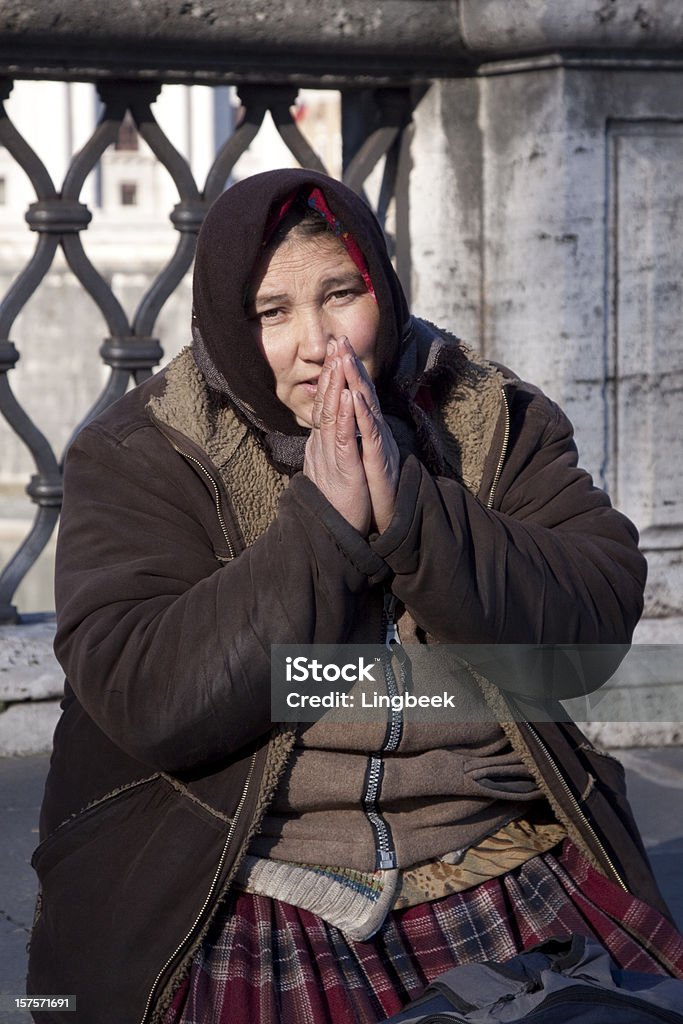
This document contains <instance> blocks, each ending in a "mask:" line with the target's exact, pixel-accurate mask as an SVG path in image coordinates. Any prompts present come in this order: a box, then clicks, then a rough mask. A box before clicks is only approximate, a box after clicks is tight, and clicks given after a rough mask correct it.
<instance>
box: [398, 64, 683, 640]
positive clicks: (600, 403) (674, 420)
mask: <svg viewBox="0 0 683 1024" xmlns="http://www.w3.org/2000/svg"><path fill="white" fill-rule="evenodd" d="M493 70H495V69H493ZM493 70H491V73H486V74H481V75H480V76H478V77H477V78H473V79H465V80H459V81H452V82H438V83H435V85H434V86H433V87H432V89H431V90H430V91H429V92H428V93H427V95H426V96H425V97H424V99H423V100H422V102H421V104H420V106H419V108H418V111H417V117H416V122H417V128H416V133H415V139H414V150H413V151H414V169H413V175H412V178H411V205H412V216H413V222H414V224H415V225H416V227H417V226H419V227H417V230H416V231H415V233H414V237H415V248H414V280H413V304H414V307H415V309H416V311H417V312H419V313H421V314H423V315H425V316H427V317H429V318H430V319H433V320H437V321H440V322H445V323H447V324H449V325H451V326H452V327H453V328H454V329H455V330H456V331H457V332H458V333H460V334H461V335H462V336H463V337H465V338H467V339H470V340H471V341H472V342H473V343H474V345H475V346H477V347H479V348H480V349H481V350H482V351H483V352H484V353H485V354H486V355H487V356H488V357H489V358H491V359H495V360H498V361H500V362H503V363H505V364H506V365H508V366H510V367H511V368H512V369H514V370H515V372H517V373H518V374H519V375H520V376H522V377H523V378H526V379H528V380H531V381H532V382H534V383H536V384H538V385H539V386H540V387H542V388H543V389H544V390H545V391H546V392H547V393H548V394H549V395H550V396H551V397H552V398H554V399H555V400H556V401H558V402H559V403H560V404H561V405H562V406H563V408H564V409H565V410H566V411H567V413H568V415H569V416H570V418H571V419H572V421H573V422H574V424H575V428H576V436H577V442H578V445H579V451H580V454H581V460H582V464H583V465H584V466H586V468H588V469H589V470H590V471H591V472H592V473H593V475H594V477H595V479H596V482H597V483H598V484H599V485H600V486H602V487H605V488H606V489H607V490H608V492H609V493H610V494H611V496H612V498H613V501H614V503H615V504H616V505H617V506H618V507H619V508H621V509H622V510H623V511H624V512H625V513H626V514H627V515H628V516H629V517H630V518H631V519H632V520H633V521H634V522H635V523H636V525H637V526H638V528H639V530H640V531H641V542H642V547H643V550H644V551H645V553H646V555H647V557H648V561H649V566H650V576H649V582H648V590H647V604H646V610H645V617H644V619H643V621H642V623H641V625H640V627H639V631H638V634H637V639H638V640H639V641H640V642H642V643H648V642H657V643H680V642H682V641H683V554H682V549H683V511H682V510H683V477H682V476H681V470H680V467H681V465H683V432H682V431H681V429H680V420H681V411H682V410H681V388H682V387H683V344H682V342H681V334H680V324H681V322H682V321H683V283H682V281H683V273H682V272H683V250H682V249H681V244H680V230H681V216H682V214H683V187H682V186H681V179H680V166H681V159H682V158H683V88H682V86H683V71H669V70H661V69H638V70H635V69H634V68H632V67H628V66H624V67H623V68H620V67H616V68H615V67H610V68H596V67H590V66H588V67H582V66H571V67H569V66H562V65H560V66H557V67H545V66H533V63H532V64H531V66H529V65H527V66H525V67H523V68H522V69H519V70H515V69H510V70H508V71H506V73H493Z"/></svg>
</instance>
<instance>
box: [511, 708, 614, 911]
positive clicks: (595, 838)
mask: <svg viewBox="0 0 683 1024" xmlns="http://www.w3.org/2000/svg"><path fill="white" fill-rule="evenodd" d="M525 725H526V727H527V729H528V730H529V732H530V733H531V735H532V736H533V737H534V740H535V741H536V744H537V746H538V748H539V749H540V751H541V753H542V754H543V756H544V757H545V759H546V761H547V762H548V764H549V765H550V767H551V769H552V771H553V773H554V775H555V776H556V778H557V779H558V781H559V782H560V785H561V786H562V789H563V791H564V793H566V795H567V796H568V798H569V800H570V802H571V805H572V807H573V808H574V811H575V813H576V815H577V817H578V818H579V820H580V821H581V823H582V824H583V826H584V828H585V830H586V832H588V834H589V835H590V837H591V839H592V840H593V842H594V843H595V846H596V847H597V849H598V850H599V852H600V855H601V857H602V858H603V861H604V863H605V864H606V865H607V866H608V867H609V869H610V871H611V872H612V874H613V876H614V878H615V879H616V881H617V882H618V883H619V885H620V886H621V888H622V889H623V890H624V891H625V892H628V891H629V889H628V886H627V885H626V883H625V882H624V880H623V878H622V877H621V875H620V874H619V872H618V871H617V869H616V867H615V866H614V861H613V860H612V859H611V857H610V856H609V854H608V853H607V851H606V850H605V847H604V846H603V844H602V843H601V842H600V840H599V839H598V836H597V834H596V832H595V829H594V828H593V826H592V825H591V823H590V821H589V820H588V818H587V817H586V815H585V814H584V812H583V810H582V808H581V804H580V803H579V801H578V800H577V799H576V797H575V796H574V794H573V793H572V791H571V789H570V788H569V783H568V782H567V780H566V779H565V777H564V775H563V774H562V772H561V771H560V769H559V767H558V765H557V763H556V761H555V760H554V758H553V757H552V755H551V753H550V751H549V750H548V748H547V747H546V745H545V743H544V742H543V740H542V739H541V737H540V736H539V735H538V733H537V732H536V730H535V729H534V727H533V725H532V724H531V722H525Z"/></svg>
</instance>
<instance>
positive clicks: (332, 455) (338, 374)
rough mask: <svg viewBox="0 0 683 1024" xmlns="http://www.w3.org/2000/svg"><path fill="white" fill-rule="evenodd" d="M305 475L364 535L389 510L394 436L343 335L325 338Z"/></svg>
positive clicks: (381, 523) (386, 518) (395, 471)
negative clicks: (325, 347) (331, 339)
mask: <svg viewBox="0 0 683 1024" xmlns="http://www.w3.org/2000/svg"><path fill="white" fill-rule="evenodd" d="M312 427H313V429H312V430H311V434H310V437H309V438H308V441H307V442H306V453H305V457H304V474H305V475H306V476H307V477H309V479H310V480H312V481H313V483H314V484H315V485H316V487H318V489H319V490H320V491H322V493H323V494H324V495H325V497H326V498H327V500H328V501H329V502H330V504H331V505H333V506H334V507H335V508H336V510H337V511H338V512H339V513H340V515H342V516H343V517H344V519H346V520H347V521H348V522H349V523H350V524H351V526H353V527H354V528H355V529H356V530H358V532H359V533H361V534H362V535H363V536H364V537H365V536H367V535H368V533H369V532H370V530H371V529H373V528H374V529H375V530H377V532H378V533H381V532H382V531H383V530H385V529H386V527H387V526H388V525H389V523H390V521H391V517H392V516H393V513H394V504H395V501H396V489H397V487H398V476H399V454H398V447H397V445H396V441H395V440H394V437H393V434H392V433H391V431H390V429H389V426H388V424H387V423H386V421H385V419H384V417H383V415H382V411H381V409H380V406H379V402H378V400H377V393H376V391H375V387H374V384H373V383H372V380H371V379H370V376H369V375H368V372H367V370H366V369H365V367H364V365H363V363H362V362H361V361H360V359H359V358H358V357H357V356H356V354H355V352H354V351H353V348H352V347H351V345H350V343H349V341H348V339H347V338H345V337H341V338H339V339H338V340H333V341H330V342H329V343H328V345H327V355H326V357H325V362H324V364H323V367H322V370H321V372H320V377H319V379H318V390H317V393H316V396H315V399H314V401H313V409H312Z"/></svg>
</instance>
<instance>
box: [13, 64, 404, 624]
mask: <svg viewBox="0 0 683 1024" xmlns="http://www.w3.org/2000/svg"><path fill="white" fill-rule="evenodd" d="M11 88H12V83H11V82H10V81H4V82H0V101H1V102H0V145H3V146H4V147H5V148H6V149H7V151H8V152H9V154H10V155H11V156H12V157H13V159H14V160H15V161H16V162H17V163H18V164H19V165H20V166H21V167H22V169H23V170H24V171H25V173H26V175H27V176H28V178H29V180H30V182H31V185H32V187H33V188H34V189H35V193H36V201H35V202H33V203H31V205H30V206H29V209H28V211H27V213H26V221H27V223H28V227H29V229H30V230H31V231H34V232H35V233H36V235H37V242H36V246H35V250H34V252H33V255H32V257H31V258H30V260H29V261H28V263H27V264H26V266H25V267H24V268H23V270H21V272H20V273H19V275H18V276H17V277H16V279H15V280H14V283H13V285H12V286H11V288H10V289H9V291H8V293H7V295H6V296H5V298H4V300H3V301H2V303H1V304H0V412H1V413H2V415H3V416H4V418H5V419H6V420H7V422H8V423H9V425H10V427H11V429H12V431H13V432H14V433H15V434H16V435H17V436H18V437H19V438H20V439H21V441H22V443H23V444H24V445H25V446H26V448H27V449H28V450H29V452H30V454H31V456H32V458H33V461H34V463H35V467H36V472H35V474H34V475H33V476H32V477H31V479H30V481H29V483H28V486H27V488H26V491H27V494H28V496H29V498H30V499H31V501H32V502H34V504H35V505H36V506H37V509H36V513H35V518H34V522H33V526H32V528H31V530H30V532H29V534H28V535H27V536H26V538H25V539H24V540H23V542H22V543H21V544H20V546H19V548H18V549H17V551H16V552H15V553H14V555H13V556H12V557H11V559H10V561H9V562H8V564H7V565H6V566H5V567H4V569H3V571H2V573H1V574H0V622H14V621H17V620H18V619H19V618H20V614H19V611H18V609H17V608H16V607H15V605H14V604H13V603H12V602H13V599H14V595H15V593H16V590H17V587H18V586H19V584H20V583H21V581H22V580H23V578H24V577H25V576H26V574H27V573H28V571H29V570H30V569H31V567H32V566H33V565H34V563H35V562H36V560H37V559H38V557H39V555H40V554H41V552H42V551H43V549H44V548H45V546H46V544H47V542H48V540H49V539H50V536H51V534H52V532H53V530H54V528H55V524H56V522H57V519H58V516H59V509H60V505H61V499H62V464H63V457H64V453H63V452H61V453H60V452H57V451H55V448H54V446H53V444H52V443H51V440H50V438H49V437H46V436H45V434H44V433H42V432H41V430H40V428H39V426H38V425H37V423H36V422H35V421H34V420H33V419H32V418H31V416H30V415H29V414H28V412H27V411H26V409H25V408H24V407H23V406H22V405H21V403H20V402H19V401H18V399H17V397H16V395H15V393H14V391H13V389H12V383H11V371H12V370H13V368H14V367H15V365H16V363H17V361H18V359H19V356H20V352H19V351H18V348H17V347H16V346H15V344H14V343H13V342H12V341H11V340H10V332H11V330H12V327H13V324H14V322H15V320H16V318H17V316H18V315H19V313H20V312H21V311H22V310H23V309H24V307H25V306H26V303H27V302H28V300H29V299H30V298H31V296H32V295H33V294H34V293H35V292H36V290H37V289H38V287H39V286H40V284H41V282H42V281H43V279H44V278H45V276H46V274H47V273H48V271H49V270H50V267H51V266H52V263H53V260H54V258H55V256H56V254H57V251H58V247H60V246H61V249H62V251H63V253H64V257H65V259H66V261H67V263H68V265H69V267H70V268H71V270H72V271H73V273H74V275H75V276H76V278H77V279H78V281H79V282H80V285H81V286H82V288H83V289H84V290H85V291H86V292H87V293H88V295H90V297H91V298H92V299H93V300H94V302H95V304H96V305H97V307H98V309H99V310H100V312H101V314H102V316H103V317H104V320H105V322H106V324H107V328H108V331H109V336H108V337H106V338H105V339H104V341H103V344H102V346H101V348H100V350H99V351H100V356H101V358H102V360H103V362H104V363H105V364H106V365H107V366H108V367H109V374H108V380H107V382H106V385H105V386H104V388H103V389H102V391H101V393H100V394H99V395H98V396H97V397H96V398H95V400H94V402H93V404H92V406H91V408H90V410H89V411H88V413H87V415H86V416H85V418H84V420H83V421H82V422H81V423H80V424H78V426H76V427H75V430H74V434H75V433H76V432H77V431H78V430H79V429H80V428H81V427H82V426H83V424H84V423H86V422H88V421H89V420H90V419H92V417H93V416H95V415H97V414H98V413H99V412H100V411H101V410H102V409H104V408H105V407H106V406H107V405H109V404H110V403H111V402H113V401H114V400H115V399H117V398H119V397H120V396H122V395H123V394H124V393H125V391H126V389H127V387H128V386H129V383H130V380H131V378H132V379H133V380H134V381H135V383H140V382H141V381H142V380H144V379H145V378H146V377H148V376H149V375H150V374H151V373H152V371H153V369H154V367H155V366H156V365H157V364H158V363H159V361H160V359H161V358H162V356H163V350H162V346H161V343H160V340H159V339H157V338H156V337H155V336H154V330H155V324H156V321H157V318H158V316H159V313H160V311H161V309H162V307H163V306H164V304H165V303H166V301H167V300H168V298H169V297H170V296H171V294H172V293H173V291H174V289H175V288H176V287H177V286H178V285H179V283H180V281H181V280H182V278H183V276H184V275H185V273H186V272H187V270H188V269H189V267H190V265H191V263H192V259H193V255H194V248H195V241H196V236H197V232H198V230H199V227H200V225H201V222H202V219H203V217H204V214H205V212H206V210H207V208H208V206H209V205H210V204H211V202H212V201H213V200H214V199H215V198H216V197H217V196H218V195H219V194H220V193H221V191H222V190H223V189H224V188H225V187H226V183H227V182H228V180H229V178H230V175H231V173H232V170H233V168H234V167H235V164H236V163H237V161H238V159H239V158H240V157H241V156H242V154H243V153H245V152H246V150H247V149H248V148H249V146H250V145H251V143H252V142H253V141H254V139H255V138H256V136H257V135H258V133H259V131H260V129H261V125H262V123H263V119H264V117H265V115H266V113H267V112H270V114H271V116H272V119H273V122H274V124H275V126H276V128H277V130H278V132H279V134H280V136H281V137H282V139H283V141H284V142H285V144H286V146H287V147H288V149H289V150H290V152H291V153H292V154H293V156H294V157H295V159H296V160H297V161H298V162H299V163H300V164H301V165H302V166H303V167H308V168H312V169H315V170H319V171H325V170H326V169H325V167H324V165H323V163H322V161H321V159H320V157H319V156H318V154H317V153H316V152H315V151H314V150H313V149H312V148H311V146H310V144H309V143H308V141H307V140H306V138H305V137H304V135H303V134H302V132H301V130H300V129H299V126H298V125H297V123H296V121H295V119H294V117H293V115H292V108H293V105H294V103H295V100H296V96H297V92H298V89H297V87H296V86H293V85H291V84H283V85H270V84H265V85H264V84H244V85H241V86H239V88H238V94H239V98H240V101H241V103H242V107H243V116H242V118H241V121H240V123H239V126H238V127H237V128H236V129H235V130H234V132H233V133H232V134H231V135H230V136H229V138H228V139H227V140H226V141H225V143H224V144H223V145H222V146H221V148H220V149H219V151H218V152H217V153H216V156H215V159H214V161H213V164H212V166H211V168H210V169H209V172H208V174H207V177H206V181H205V182H204V186H203V188H200V186H199V185H198V184H197V182H196V181H195V178H194V176H193V174H192V171H191V169H190V165H189V163H188V161H187V160H186V159H185V157H184V156H183V155H182V154H181V153H180V152H179V151H178V150H177V149H176V148H175V146H174V145H173V143H172V142H171V141H170V139H169V137H168V136H167V135H166V134H165V133H164V131H162V129H161V127H160V126H159V124H158V122H157V120H156V119H155V116H154V112H153V105H154V102H155V99H156V98H157V96H158V93H159V91H160V85H159V84H149V83H146V82H140V81H133V80H130V81H111V80H108V81H104V82H101V83H100V84H99V85H98V92H99V95H100V98H101V101H102V105H103V108H102V114H101V117H100V119H99V123H98V124H97V126H96V128H95V130H94V132H93V134H92V136H91V137H90V139H89V140H88V141H87V142H86V144H85V145H84V146H83V148H82V149H81V150H80V151H79V152H78V153H76V154H75V155H74V156H73V159H72V160H71V163H70V166H69V167H68V170H67V173H66V176H65V178H64V182H63V184H62V187H61V190H59V191H58V190H57V188H56V186H55V184H54V182H53V180H52V178H51V176H50V174H49V173H48V171H47V169H46V167H45V164H44V163H43V162H42V160H41V159H40V157H39V156H38V154H37V153H36V152H35V151H34V150H33V149H32V148H31V146H30V145H29V144H28V142H27V141H26V139H25V138H23V136H22V135H21V134H20V132H19V131H18V130H17V128H16V127H15V125H14V124H13V123H12V121H11V120H10V118H9V117H8V115H7V112H6V110H5V106H4V101H5V100H6V99H7V98H8V96H9V95H10V91H11ZM341 95H342V135H343V154H342V157H343V160H342V166H343V173H342V177H343V179H344V180H345V181H346V182H347V183H348V184H349V185H350V187H351V188H353V189H355V190H356V191H358V192H362V190H363V186H364V183H365V182H366V179H367V178H368V176H369V175H370V173H371V172H372V171H373V170H374V169H375V168H376V167H378V165H379V164H380V161H381V160H382V159H384V168H383V173H382V180H381V185H380V188H379V199H378V201H377V203H376V212H377V215H378V217H379V219H380V221H381V222H382V223H384V222H385V221H386V216H387V210H388V207H389V204H390V201H391V200H392V199H394V201H395V218H394V225H395V227H394V237H393V239H392V243H393V244H394V250H395V256H396V263H397V269H398V271H399V274H400V276H401V278H402V280H403V282H404V285H405V287H406V289H407V290H408V289H409V284H410V244H409V237H408V216H407V207H408V189H407V170H408V164H409V147H408V135H409V133H408V131H407V129H408V126H409V124H410V118H411V111H412V109H413V105H414V102H415V100H416V98H417V94H416V92H415V90H414V89H411V88H410V87H408V86H406V87H398V88H397V87H388V86H387V87H377V88H365V89H363V90H360V91H359V90H358V89H353V88H349V89H347V90H345V89H342V90H341ZM127 112H129V115H130V117H132V119H133V121H134V123H135V125H136V127H137V130H138V132H139V133H140V135H141V137H142V138H143V139H144V141H145V142H146V143H147V145H148V146H149V148H150V149H151V150H152V152H153V153H154V155H155V157H156V158H157V159H158V161H159V162H160V164H161V165H163V167H164V168H165V169H166V171H167V172H168V173H169V175H170V176H171V178H172V179H173V182H174V184H175V186H176V188H177V190H178V196H179V202H178V203H177V204H176V205H175V206H174V208H173V210H172V212H171V214H170V219H171V222H172V224H173V226H174V228H175V229H176V231H177V232H178V240H177V245H176V249H175V252H174V253H173V255H172V257H171V259H170V260H169V262H168V263H167V264H166V266H165V267H164V268H163V269H162V270H161V271H160V273H159V274H158V275H157V276H156V277H155V278H154V280H153V281H152V283H151V284H150V285H149V287H148V289H147V291H146V293H145V294H144V296H143V297H142V299H141V301H140V303H139V305H138V307H137V309H136V311H135V313H134V314H133V316H132V318H131V319H129V317H128V315H127V314H126V312H125V311H124V309H123V307H122V305H121V303H120V302H119V300H118V299H117V297H116V295H115V294H114V291H113V290H112V288H111V287H110V285H109V284H108V282H107V281H106V280H105V278H104V277H103V276H102V274H101V273H100V272H99V271H98V269H97V267H96V266H95V265H94V264H93V262H92V261H91V260H90V259H89V257H88V256H87V254H86V252H85V250H84V248H83V245H82V243H81V239H80V232H81V231H82V230H83V229H84V228H86V227H87V226H88V224H89V223H90V221H91V219H92V214H91V212H90V210H89V209H88V207H87V206H86V205H85V204H84V203H82V202H81V201H80V196H81V191H82V188H83V185H84V182H85V180H86V178H87V177H88V175H89V174H90V172H91V171H92V170H93V169H94V168H95V166H96V165H97V163H98V161H99V160H100V158H101V157H102V155H103V153H104V152H105V150H106V149H107V148H108V147H109V146H111V145H113V144H114V143H115V141H116V139H117V136H118V133H119V130H120V127H121V124H122V122H123V119H124V117H125V116H126V113H127ZM73 436H74V435H73V434H72V437H73ZM67 447H68V445H67Z"/></svg>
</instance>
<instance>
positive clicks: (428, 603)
mask: <svg viewBox="0 0 683 1024" xmlns="http://www.w3.org/2000/svg"><path fill="white" fill-rule="evenodd" d="M511 411H512V424H513V427H512V437H511V445H510V450H509V454H508V457H507V460H506V462H505V467H504V470H503V472H502V475H501V477H500V481H499V484H498V488H497V492H496V494H497V501H496V506H497V507H496V508H495V509H490V508H488V507H486V505H484V504H483V503H482V501H480V500H479V499H478V498H477V497H474V496H473V495H472V494H471V493H470V492H469V491H468V490H467V489H466V488H465V487H464V486H462V484H460V483H459V482H457V481H456V480H452V479H445V478H432V477H431V476H430V475H429V473H428V472H427V471H426V470H425V468H424V466H422V465H421V463H420V462H419V461H418V460H417V459H416V458H415V457H411V458H409V459H408V460H407V461H406V462H405V464H404V466H403V470H402V474H401V478H400V482H399V490H398V496H397V503H396V512H395V515H394V518H393V520H392V522H391V524H390V526H389V528H388V529H387V530H386V531H385V532H384V533H383V534H381V535H380V536H379V537H376V538H375V539H374V540H373V542H372V546H373V549H374V550H375V551H376V552H377V553H378V554H379V555H381V557H382V558H383V559H385V560H386V562H387V564H388V565H389V566H390V567H391V569H392V570H393V572H394V574H395V576H394V580H393V583H392V590H393V591H394V593H395V594H396V595H397V597H398V598H400V600H401V601H403V603H404V604H405V605H406V607H407V608H408V609H409V611H410V612H411V614H412V615H413V617H414V619H415V620H416V622H417V623H418V625H419V626H421V627H422V628H423V629H425V630H426V631H428V632H429V633H430V634H431V635H432V636H433V637H435V638H436V639H438V640H439V641H441V642H443V643H451V644H466V645H494V644H495V645H531V646H534V645H550V644H553V645H581V647H580V650H582V651H583V652H584V653H585V652H588V651H589V649H590V648H591V645H593V650H594V658H593V667H592V670H591V671H592V675H593V678H592V679H591V680H589V681H588V682H586V681H585V680H584V681H582V682H581V683H580V684H579V685H578V686H576V687H573V686H570V687H569V689H570V691H571V693H566V692H558V693H555V694H554V696H560V697H562V696H568V695H573V694H574V693H575V692H585V691H586V690H588V689H594V688H595V687H596V686H599V685H601V683H602V682H604V680H605V679H606V678H608V677H609V675H611V674H612V672H613V671H614V670H615V668H616V667H617V665H618V664H619V661H620V660H621V658H622V657H623V655H624V653H625V650H626V646H625V645H628V644H629V642H630V639H631V636H632V632H633V629H634V627H635V624H636V622H637V621H638V618H639V616H640V614H641V611H642V606H643V588H644V584H645V577H646V563H645V560H644V558H643V557H642V555H641V554H640V552H639V551H638V547H637V540H638V535H637V532H636V529H635V527H634V526H633V524H632V523H630V522H629V520H628V519H627V518H626V517H625V516H623V515H622V514H621V513H619V512H618V511H616V510H615V509H614V508H612V506H611V504H610V501H609V498H608V497H607V495H606V494H605V493H604V492H603V491H601V490H600V489H598V488H596V487H595V486H594V485H593V481H592V479H591V477H590V475H589V474H588V473H586V472H585V471H584V470H582V469H580V468H579V467H578V465H577V451H576V446H575V444H574V439H573V431H572V427H571V424H570V423H569V420H568V419H567V417H566V416H565V415H564V413H562V411H561V410H560V409H559V408H558V407H557V406H556V405H555V404H554V403H552V402H551V401H550V400H549V399H547V398H546V397H545V396H544V395H542V394H541V393H540V392H537V391H535V389H534V390H530V391H529V392H526V393H522V395H521V397H520V398H519V399H518V401H517V404H516V405H515V406H513V408H512V410H511ZM595 645H600V647H601V648H602V652H603V653H602V655H600V653H599V651H598V650H597V648H596V647H595ZM604 645H611V650H610V649H609V646H608V647H605V646H604ZM509 649H510V648H508V651H509ZM527 653H529V652H528V651H527ZM546 653H547V651H546ZM485 657H486V656H485ZM521 664H522V663H520V665H521ZM525 667H526V668H528V667H529V664H528V662H527V663H526V666H525ZM508 669H509V665H508ZM494 681H496V682H500V680H498V679H494ZM535 689H536V688H535V687H534V692H535Z"/></svg>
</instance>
